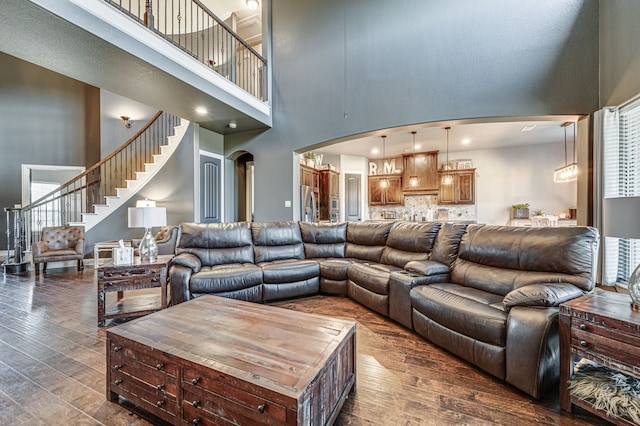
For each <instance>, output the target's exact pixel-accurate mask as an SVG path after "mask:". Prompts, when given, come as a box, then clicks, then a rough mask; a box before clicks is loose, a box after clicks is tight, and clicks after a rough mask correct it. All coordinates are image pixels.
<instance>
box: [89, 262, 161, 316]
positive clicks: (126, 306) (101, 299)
mask: <svg viewBox="0 0 640 426" xmlns="http://www.w3.org/2000/svg"><path fill="white" fill-rule="evenodd" d="M172 257H173V256H171V255H165V256H158V257H157V258H156V260H154V261H152V262H151V261H148V260H147V261H142V260H141V259H140V258H139V257H135V258H134V261H133V264H131V265H114V264H113V263H112V262H109V263H106V264H104V265H102V266H100V267H99V268H98V326H104V324H105V321H106V320H107V319H111V318H124V317H139V316H142V315H146V314H149V313H151V312H154V311H158V310H160V309H165V308H166V307H167V267H168V264H169V261H170V260H171V258H172ZM145 288H160V302H161V303H160V306H158V304H157V299H156V300H155V303H154V302H153V301H150V300H149V298H148V297H146V298H144V297H138V298H136V297H131V298H126V299H125V298H124V292H125V291H131V290H140V289H145ZM109 292H117V293H118V294H117V302H116V303H115V304H114V305H113V306H109V307H106V306H105V305H106V296H107V293H109Z"/></svg>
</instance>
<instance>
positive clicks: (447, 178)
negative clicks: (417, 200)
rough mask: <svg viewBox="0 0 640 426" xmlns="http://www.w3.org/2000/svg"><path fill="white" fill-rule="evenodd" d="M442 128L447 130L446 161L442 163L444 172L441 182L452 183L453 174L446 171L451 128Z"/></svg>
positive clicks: (447, 168)
mask: <svg viewBox="0 0 640 426" xmlns="http://www.w3.org/2000/svg"><path fill="white" fill-rule="evenodd" d="M444 130H446V131H447V161H446V162H445V163H444V166H443V169H444V170H445V172H444V174H443V175H442V184H443V185H451V184H452V183H453V176H452V175H450V174H449V173H448V172H447V170H449V130H451V127H445V128H444Z"/></svg>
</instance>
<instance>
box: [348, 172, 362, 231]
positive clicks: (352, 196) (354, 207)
mask: <svg viewBox="0 0 640 426" xmlns="http://www.w3.org/2000/svg"><path fill="white" fill-rule="evenodd" d="M360 181H361V177H360V175H358V174H352V173H347V174H345V175H344V192H345V196H344V220H346V221H347V222H359V221H360V220H362V213H361V212H362V199H361V197H360V193H361V191H360V188H361V183H360Z"/></svg>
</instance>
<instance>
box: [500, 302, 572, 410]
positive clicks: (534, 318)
mask: <svg viewBox="0 0 640 426" xmlns="http://www.w3.org/2000/svg"><path fill="white" fill-rule="evenodd" d="M558 310H559V308H556V307H551V308H543V307H528V306H514V308H513V309H511V311H510V312H509V317H508V318H507V343H506V347H505V355H506V357H505V358H506V371H505V373H506V376H505V380H506V382H507V383H509V384H511V385H513V386H515V387H517V388H518V389H520V390H522V391H524V392H526V393H528V394H529V395H531V396H533V397H534V398H540V396H541V395H542V394H543V393H544V391H545V390H547V389H549V388H551V387H552V386H557V383H558V369H559V365H560V350H559V328H558Z"/></svg>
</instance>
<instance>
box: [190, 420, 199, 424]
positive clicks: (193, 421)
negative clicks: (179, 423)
mask: <svg viewBox="0 0 640 426" xmlns="http://www.w3.org/2000/svg"><path fill="white" fill-rule="evenodd" d="M191 423H193V424H194V425H199V424H200V419H193V420H191Z"/></svg>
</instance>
